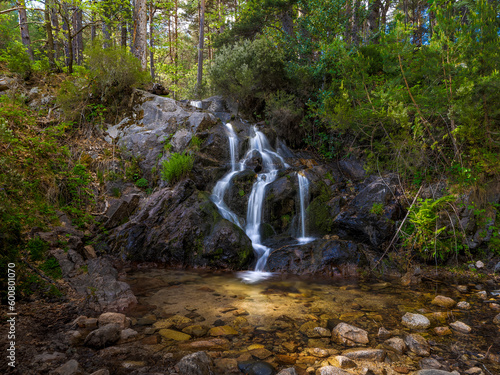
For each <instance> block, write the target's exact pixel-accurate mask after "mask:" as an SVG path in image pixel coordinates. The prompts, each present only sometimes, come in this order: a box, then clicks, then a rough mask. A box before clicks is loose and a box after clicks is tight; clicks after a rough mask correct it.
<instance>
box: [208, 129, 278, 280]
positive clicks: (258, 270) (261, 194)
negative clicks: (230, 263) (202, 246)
mask: <svg viewBox="0 0 500 375" xmlns="http://www.w3.org/2000/svg"><path fill="white" fill-rule="evenodd" d="M225 127H226V130H227V134H228V139H229V147H230V154H231V171H230V172H229V173H227V174H226V175H225V176H224V177H223V178H222V179H221V180H219V181H218V182H217V184H216V185H215V188H214V190H213V192H212V201H213V202H214V203H215V205H216V206H217V207H218V209H219V212H220V213H221V215H222V217H224V218H225V219H227V220H229V221H231V222H232V223H234V224H236V225H238V226H239V227H240V228H242V229H244V230H245V233H246V235H247V236H248V237H249V238H250V240H251V241H252V247H253V249H254V251H255V253H256V254H257V263H256V265H255V270H254V271H245V272H240V273H239V276H240V277H241V278H242V279H243V281H245V282H249V283H254V282H257V281H259V280H262V279H265V278H268V277H269V276H271V275H272V273H271V272H265V271H264V267H265V265H266V261H267V258H268V256H269V252H270V250H271V249H270V248H269V247H267V246H265V245H263V244H262V238H261V234H260V227H261V224H262V214H263V209H264V199H265V196H266V187H267V186H268V185H269V184H270V183H272V182H273V181H274V180H276V177H277V176H278V170H279V168H283V167H288V164H286V162H285V160H284V159H283V157H282V156H281V155H279V154H278V153H277V152H275V151H273V150H272V148H271V146H270V145H269V141H268V140H267V138H266V136H265V135H264V134H263V133H261V132H260V131H258V130H257V128H256V127H255V126H254V127H253V128H252V135H251V137H250V149H249V150H248V151H247V153H246V155H245V158H244V159H243V160H242V161H241V162H240V163H238V162H237V161H236V153H237V152H236V151H237V142H238V138H237V136H236V134H235V133H234V130H233V128H232V126H231V124H225ZM255 153H258V154H260V156H261V158H262V172H261V173H259V174H258V175H257V180H256V181H255V183H254V184H253V186H252V192H251V193H250V197H249V199H248V207H247V217H246V226H245V228H243V226H242V224H241V221H240V219H239V218H238V216H237V215H236V214H235V213H234V212H232V211H231V210H230V209H229V207H228V206H227V205H226V204H225V203H224V195H225V193H226V191H227V189H228V187H229V186H230V183H231V180H232V178H233V177H234V175H236V174H237V173H239V172H241V171H243V170H244V169H245V167H246V164H247V162H248V161H249V160H250V159H251V158H252V156H253V155H255Z"/></svg>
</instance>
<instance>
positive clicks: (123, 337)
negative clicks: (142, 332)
mask: <svg viewBox="0 0 500 375" xmlns="http://www.w3.org/2000/svg"><path fill="white" fill-rule="evenodd" d="M138 335H139V333H138V332H137V331H134V330H133V329H132V328H126V329H124V330H123V331H121V333H120V342H128V341H131V340H133V339H135V338H136V337H137V336H138Z"/></svg>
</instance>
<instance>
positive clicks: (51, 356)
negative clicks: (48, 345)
mask: <svg viewBox="0 0 500 375" xmlns="http://www.w3.org/2000/svg"><path fill="white" fill-rule="evenodd" d="M64 358H66V355H65V354H63V353H59V352H54V353H47V352H45V353H43V354H39V355H36V356H35V358H33V362H40V363H48V362H57V361H61V360H63V359H64Z"/></svg>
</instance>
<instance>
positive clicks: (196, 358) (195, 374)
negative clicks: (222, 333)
mask: <svg viewBox="0 0 500 375" xmlns="http://www.w3.org/2000/svg"><path fill="white" fill-rule="evenodd" d="M177 368H178V369H179V374H180V375H215V371H214V369H213V363H212V359H211V358H210V357H209V356H208V355H207V353H205V352H196V353H193V354H189V355H187V356H185V357H183V358H182V359H181V360H180V361H179V363H177Z"/></svg>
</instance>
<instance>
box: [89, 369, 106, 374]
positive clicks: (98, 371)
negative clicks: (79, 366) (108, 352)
mask: <svg viewBox="0 0 500 375" xmlns="http://www.w3.org/2000/svg"><path fill="white" fill-rule="evenodd" d="M90 375H109V371H108V370H107V369H100V370H97V371H95V372H93V373H92V374H90Z"/></svg>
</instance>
